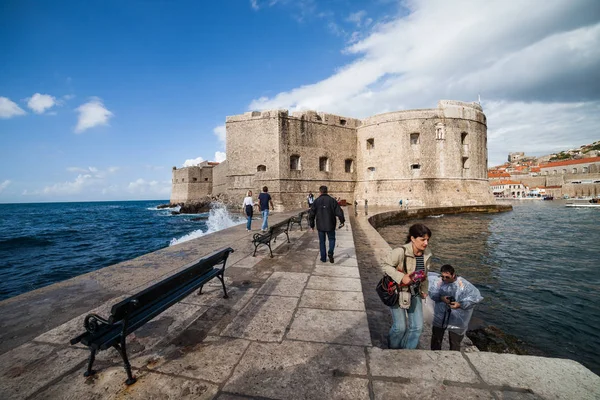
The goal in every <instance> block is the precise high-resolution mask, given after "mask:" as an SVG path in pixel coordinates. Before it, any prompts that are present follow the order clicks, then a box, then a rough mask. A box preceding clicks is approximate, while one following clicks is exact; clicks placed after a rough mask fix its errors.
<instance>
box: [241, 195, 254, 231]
mask: <svg viewBox="0 0 600 400" xmlns="http://www.w3.org/2000/svg"><path fill="white" fill-rule="evenodd" d="M242 208H243V209H244V212H245V213H246V217H248V221H247V222H246V231H247V232H250V231H251V230H252V215H253V214H254V200H252V190H248V193H246V197H244V202H243V204H242Z"/></svg>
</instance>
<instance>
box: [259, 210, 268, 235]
mask: <svg viewBox="0 0 600 400" xmlns="http://www.w3.org/2000/svg"><path fill="white" fill-rule="evenodd" d="M261 212H262V217H263V223H262V227H261V228H260V229H262V230H263V231H264V230H267V228H268V227H269V224H268V221H269V209H268V208H267V209H266V210H262V211H261Z"/></svg>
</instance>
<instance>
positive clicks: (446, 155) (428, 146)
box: [356, 102, 493, 206]
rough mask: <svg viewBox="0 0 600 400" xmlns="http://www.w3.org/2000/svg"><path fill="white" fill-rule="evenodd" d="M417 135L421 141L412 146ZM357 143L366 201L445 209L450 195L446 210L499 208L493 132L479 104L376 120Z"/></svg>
mask: <svg viewBox="0 0 600 400" xmlns="http://www.w3.org/2000/svg"><path fill="white" fill-rule="evenodd" d="M411 135H418V138H415V140H414V141H411ZM413 137H414V136H413ZM371 139H372V140H374V143H373V146H372V148H370V147H371V145H370V143H369V140H371ZM357 141H358V144H357V149H358V152H357V171H358V173H357V174H358V182H357V185H356V196H357V198H359V199H361V200H364V199H365V198H367V199H368V200H369V203H370V204H378V205H396V204H398V201H399V199H400V198H404V199H406V198H412V199H415V202H416V203H417V202H418V203H420V204H419V205H423V206H425V205H426V206H433V205H442V204H441V203H440V201H441V200H440V199H439V197H440V196H439V193H442V192H439V191H440V190H442V191H447V192H448V193H445V192H443V193H444V196H446V194H447V196H446V197H447V199H446V200H445V201H446V203H447V204H443V205H464V204H491V203H493V196H492V194H491V192H490V189H489V184H488V180H487V127H486V125H485V116H484V115H483V113H482V112H481V108H480V106H479V105H477V104H473V103H461V102H440V104H439V107H438V108H437V109H430V110H410V111H401V112H394V113H387V114H382V115H378V116H374V117H370V118H367V119H365V120H364V121H363V125H362V126H360V127H359V128H358V129H357ZM373 168H374V170H372V169H373ZM438 180H439V182H437V181H438ZM466 194H468V196H466Z"/></svg>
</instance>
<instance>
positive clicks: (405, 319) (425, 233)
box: [382, 224, 431, 349]
mask: <svg viewBox="0 0 600 400" xmlns="http://www.w3.org/2000/svg"><path fill="white" fill-rule="evenodd" d="M430 238H431V231H430V230H429V228H428V227H426V226H425V225H423V224H414V225H413V226H411V227H410V228H409V229H408V236H407V237H406V243H405V244H404V245H402V246H400V247H398V248H395V249H393V250H392V251H391V252H390V253H389V254H388V256H387V258H386V259H385V260H384V261H383V265H382V267H383V272H384V273H385V274H387V275H388V276H389V277H390V278H392V279H393V280H394V281H395V282H396V283H397V284H398V285H403V286H404V287H407V289H404V290H408V291H409V292H410V306H409V307H408V308H401V307H400V305H399V304H396V305H394V306H391V307H390V311H391V313H392V327H391V329H390V332H389V336H388V344H389V347H390V349H416V348H417V345H418V344H419V338H420V337H421V333H422V332H423V307H422V303H421V300H422V299H425V298H426V297H427V291H428V288H429V282H428V281H427V272H429V266H430V263H431V251H430V250H429V249H428V248H427V247H428V246H429V239H430ZM417 272H418V273H419V274H422V273H424V276H423V278H424V279H422V280H420V281H413V277H414V276H415V273H417Z"/></svg>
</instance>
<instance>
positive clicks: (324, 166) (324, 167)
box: [319, 157, 329, 172]
mask: <svg viewBox="0 0 600 400" xmlns="http://www.w3.org/2000/svg"><path fill="white" fill-rule="evenodd" d="M319 171H323V172H329V158H327V157H320V158H319Z"/></svg>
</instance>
